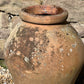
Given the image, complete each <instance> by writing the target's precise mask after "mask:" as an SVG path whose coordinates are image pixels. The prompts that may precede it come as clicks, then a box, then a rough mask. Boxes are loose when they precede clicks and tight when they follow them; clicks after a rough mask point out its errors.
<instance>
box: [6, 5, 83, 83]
mask: <svg viewBox="0 0 84 84" xmlns="http://www.w3.org/2000/svg"><path fill="white" fill-rule="evenodd" d="M44 10H46V13H45V11H44ZM39 14H40V15H39ZM42 14H43V15H42ZM45 14H46V16H45ZM49 14H50V15H49ZM67 15H68V14H67V11H65V10H64V9H62V8H60V7H56V6H44V5H41V6H32V7H28V8H24V9H22V13H21V18H22V20H23V22H22V24H21V26H20V27H19V28H16V29H14V30H13V32H14V31H15V30H16V32H14V33H15V34H13V35H12V33H11V34H10V36H9V38H8V40H7V43H6V46H5V59H6V64H7V66H8V68H9V70H10V72H11V74H12V76H13V80H14V83H15V84H74V82H75V80H76V78H77V76H78V74H79V72H80V70H81V67H82V65H83V56H84V52H83V50H84V45H83V43H82V41H81V40H80V37H79V36H78V34H77V32H76V31H75V30H74V29H73V27H72V26H71V25H70V24H68V23H67V22H65V23H62V22H64V21H65V20H66V18H67ZM57 23H60V24H57ZM44 24H45V25H44ZM48 24H51V25H48ZM11 35H12V37H11Z"/></svg>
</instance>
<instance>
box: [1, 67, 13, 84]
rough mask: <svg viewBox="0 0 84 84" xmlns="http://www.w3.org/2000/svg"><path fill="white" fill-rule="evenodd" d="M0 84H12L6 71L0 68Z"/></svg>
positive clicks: (10, 77)
mask: <svg viewBox="0 0 84 84" xmlns="http://www.w3.org/2000/svg"><path fill="white" fill-rule="evenodd" d="M0 84H14V83H13V81H12V76H11V74H10V73H9V70H8V69H4V68H3V67H1V66H0Z"/></svg>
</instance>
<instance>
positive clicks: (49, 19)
mask: <svg viewBox="0 0 84 84" xmlns="http://www.w3.org/2000/svg"><path fill="white" fill-rule="evenodd" d="M36 6H46V7H47V6H55V5H34V6H28V7H25V8H23V9H22V10H21V12H20V18H21V19H22V20H23V21H25V22H30V23H36V24H55V23H62V22H64V21H66V19H67V17H68V12H67V10H65V9H63V8H61V7H60V8H61V9H62V10H63V12H62V13H59V14H54V15H53V14H52V15H47V16H42V15H36V14H31V13H27V12H25V11H24V9H27V8H29V7H30V8H31V7H36ZM55 7H56V8H57V7H59V6H55Z"/></svg>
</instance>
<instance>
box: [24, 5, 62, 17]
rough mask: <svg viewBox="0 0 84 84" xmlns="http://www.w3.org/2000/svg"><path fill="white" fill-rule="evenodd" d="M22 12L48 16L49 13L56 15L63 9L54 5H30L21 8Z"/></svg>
mask: <svg viewBox="0 0 84 84" xmlns="http://www.w3.org/2000/svg"><path fill="white" fill-rule="evenodd" d="M23 11H24V12H26V13H29V14H32V15H41V16H47V15H48V16H49V15H57V14H61V13H62V12H63V9H62V8H60V7H56V6H43V5H40V6H31V7H28V8H24V9H23Z"/></svg>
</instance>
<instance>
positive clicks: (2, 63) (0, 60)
mask: <svg viewBox="0 0 84 84" xmlns="http://www.w3.org/2000/svg"><path fill="white" fill-rule="evenodd" d="M0 66H2V67H4V68H6V69H7V66H6V64H5V60H2V59H0Z"/></svg>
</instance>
